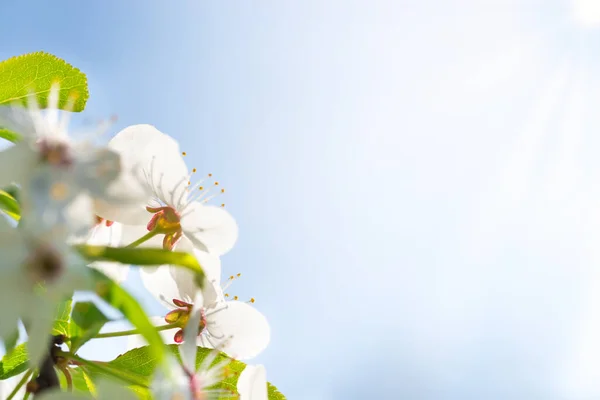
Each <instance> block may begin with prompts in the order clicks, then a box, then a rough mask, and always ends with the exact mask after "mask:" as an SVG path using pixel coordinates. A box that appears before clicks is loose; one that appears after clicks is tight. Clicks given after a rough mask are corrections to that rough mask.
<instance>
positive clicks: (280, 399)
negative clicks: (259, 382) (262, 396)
mask: <svg viewBox="0 0 600 400" xmlns="http://www.w3.org/2000/svg"><path fill="white" fill-rule="evenodd" d="M267 394H268V397H269V400H286V398H285V396H284V395H283V394H282V393H281V392H280V391H279V390H277V388H276V387H275V386H273V385H271V383H270V382H267Z"/></svg>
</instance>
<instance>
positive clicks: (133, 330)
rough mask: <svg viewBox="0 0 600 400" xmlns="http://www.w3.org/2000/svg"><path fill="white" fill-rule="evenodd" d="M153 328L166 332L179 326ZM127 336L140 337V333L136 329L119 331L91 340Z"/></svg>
mask: <svg viewBox="0 0 600 400" xmlns="http://www.w3.org/2000/svg"><path fill="white" fill-rule="evenodd" d="M155 328H156V330H157V331H166V330H168V329H173V328H179V324H178V323H177V322H174V323H172V324H167V325H162V326H157V327H155ZM129 335H141V332H140V331H139V330H138V329H130V330H128V331H119V332H106V333H99V334H97V335H96V336H94V337H93V338H92V339H103V338H111V337H119V336H129Z"/></svg>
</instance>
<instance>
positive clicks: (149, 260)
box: [76, 245, 204, 287]
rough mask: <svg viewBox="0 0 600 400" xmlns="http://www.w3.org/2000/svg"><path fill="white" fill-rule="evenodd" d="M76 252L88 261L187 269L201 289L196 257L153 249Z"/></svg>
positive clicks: (81, 249)
mask: <svg viewBox="0 0 600 400" xmlns="http://www.w3.org/2000/svg"><path fill="white" fill-rule="evenodd" d="M76 248H77V250H78V251H79V252H80V253H81V255H83V256H84V257H86V258H87V259H88V260H90V261H116V262H119V263H122V264H131V265H139V266H148V265H166V264H169V265H177V266H180V267H184V268H187V269H189V270H190V271H192V272H194V273H195V274H196V283H197V284H198V286H200V287H202V285H203V282H204V271H202V267H201V266H200V264H199V263H198V260H196V257H194V256H193V255H191V254H189V253H184V252H181V251H169V250H164V249H153V248H150V249H148V248H137V247H134V248H127V247H105V246H91V245H78V246H76Z"/></svg>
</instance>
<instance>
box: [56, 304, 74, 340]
mask: <svg viewBox="0 0 600 400" xmlns="http://www.w3.org/2000/svg"><path fill="white" fill-rule="evenodd" d="M72 302H73V301H72V300H71V299H69V300H67V301H64V302H62V303H60V304H59V306H58V308H57V310H56V318H55V320H54V326H53V327H52V334H53V335H65V336H67V337H68V336H69V323H70V321H71V304H72Z"/></svg>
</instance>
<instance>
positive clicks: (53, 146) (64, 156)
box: [37, 139, 73, 167]
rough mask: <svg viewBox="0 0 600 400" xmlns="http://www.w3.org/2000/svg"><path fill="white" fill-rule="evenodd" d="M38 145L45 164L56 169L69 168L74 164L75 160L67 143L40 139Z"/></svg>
mask: <svg viewBox="0 0 600 400" xmlns="http://www.w3.org/2000/svg"><path fill="white" fill-rule="evenodd" d="M37 145H38V149H39V153H40V159H41V161H42V162H43V163H46V164H49V165H52V166H55V167H68V166H70V165H71V164H73V158H72V157H71V154H70V149H69V146H68V145H67V144H66V143H64V142H57V141H50V140H48V139H40V140H39V141H38V142H37Z"/></svg>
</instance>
